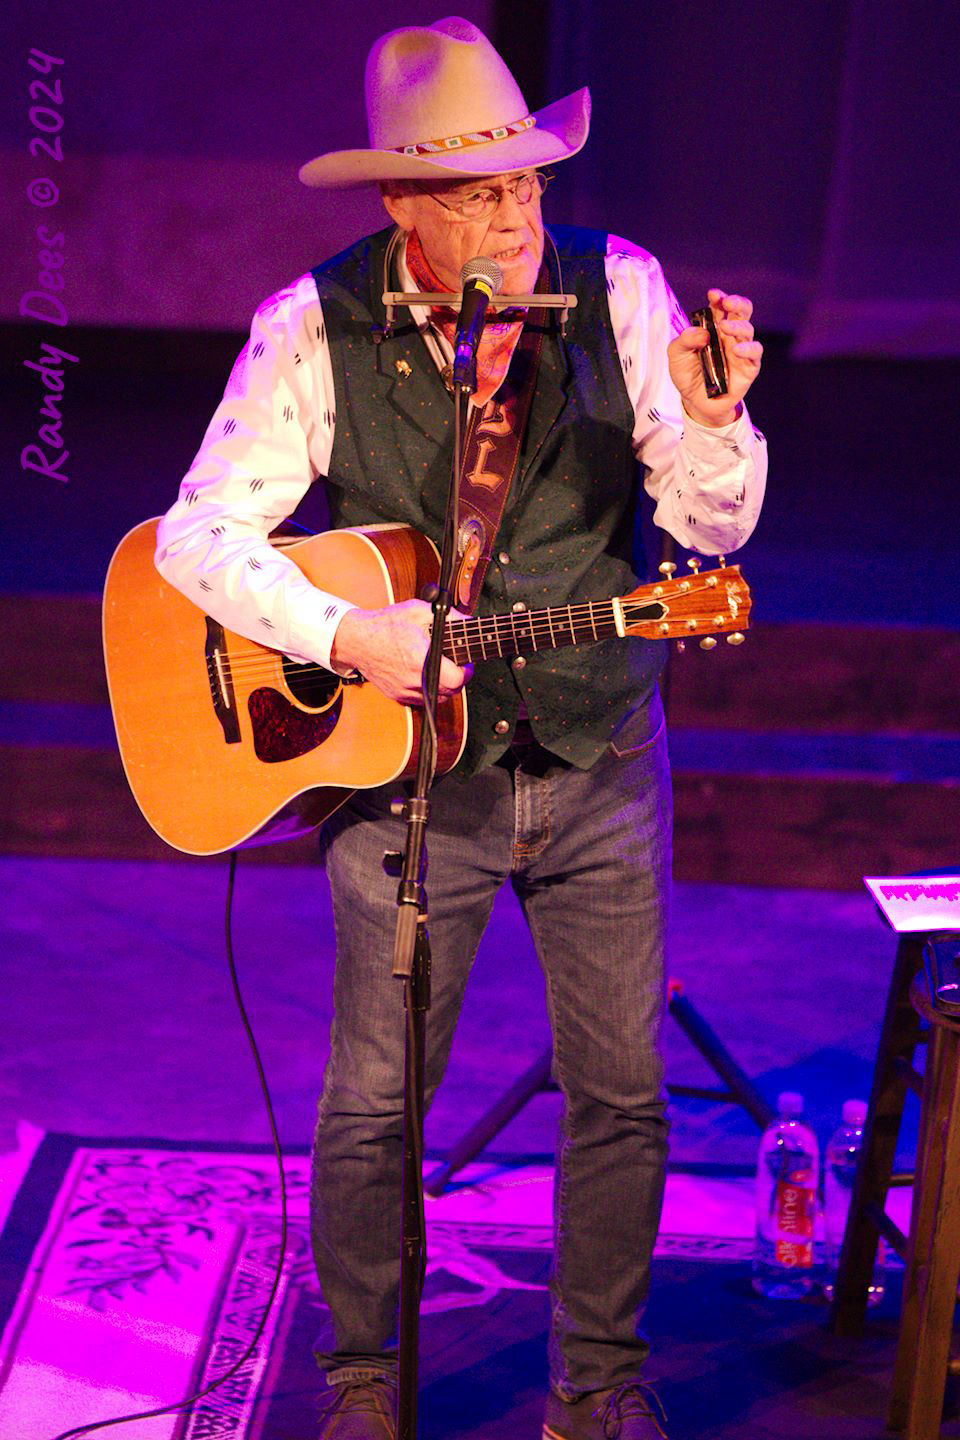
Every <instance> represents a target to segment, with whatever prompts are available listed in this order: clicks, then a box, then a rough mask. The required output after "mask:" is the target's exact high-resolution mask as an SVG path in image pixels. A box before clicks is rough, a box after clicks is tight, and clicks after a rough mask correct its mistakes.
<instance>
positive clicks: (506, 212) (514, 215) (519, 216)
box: [494, 189, 530, 230]
mask: <svg viewBox="0 0 960 1440" xmlns="http://www.w3.org/2000/svg"><path fill="white" fill-rule="evenodd" d="M528 211H529V206H527V205H521V204H520V201H519V200H518V199H517V197H516V194H515V192H514V191H513V190H506V189H504V190H501V192H500V204H499V205H498V206H497V208H496V211H495V213H494V222H495V224H496V225H497V228H498V229H500V230H519V229H521V228H523V227H525V226H527V225H528V224H529V223H530V217H529V214H528Z"/></svg>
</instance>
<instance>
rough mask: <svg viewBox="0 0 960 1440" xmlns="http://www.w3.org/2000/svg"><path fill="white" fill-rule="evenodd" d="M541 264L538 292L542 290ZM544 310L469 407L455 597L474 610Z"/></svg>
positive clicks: (536, 363)
mask: <svg viewBox="0 0 960 1440" xmlns="http://www.w3.org/2000/svg"><path fill="white" fill-rule="evenodd" d="M548 283H549V276H548V272H547V269H546V266H543V267H542V268H541V271H540V274H539V276H538V277H537V290H538V291H544V290H546V289H547V286H548ZM546 317H547V312H546V310H539V309H537V310H531V311H530V314H529V317H528V320H527V323H526V324H525V325H524V327H523V330H522V331H521V334H520V339H519V340H518V341H517V347H516V349H515V350H514V352H513V356H512V358H511V361H510V369H509V370H508V371H507V376H506V379H505V380H504V382H503V384H502V385H501V386H500V388H499V390H498V391H497V393H496V394H495V395H494V396H492V397H491V399H489V400H488V401H487V403H486V405H484V406H483V408H482V409H478V408H476V407H473V408H471V411H470V419H469V421H468V422H467V436H466V441H465V445H464V461H463V469H462V470H461V472H460V490H459V497H460V530H459V534H458V536H457V555H458V564H457V572H456V583H455V585H454V599H455V603H456V605H457V606H458V607H459V609H461V610H465V611H469V613H470V614H473V613H474V612H475V611H476V608H477V604H478V602H479V600H480V591H481V589H482V588H483V582H484V580H485V578H486V574H487V570H488V569H489V567H490V561H491V560H492V559H493V551H494V546H495V544H496V540H497V532H498V531H499V529H500V524H501V521H502V520H503V513H504V511H505V509H506V506H507V499H508V497H509V495H510V487H511V485H512V484H513V480H514V476H515V475H516V473H517V469H518V468H519V464H520V450H521V447H522V445H523V437H524V434H525V433H526V429H527V420H528V419H529V417H530V407H531V405H532V404H533V394H534V390H535V389H536V385H537V372H538V370H539V368H540V352H541V350H542V349H543V336H544V332H545V330H546Z"/></svg>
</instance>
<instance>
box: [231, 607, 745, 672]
mask: <svg viewBox="0 0 960 1440" xmlns="http://www.w3.org/2000/svg"><path fill="white" fill-rule="evenodd" d="M718 598H719V597H718ZM621 603H622V605H623V613H624V619H625V620H626V621H627V622H628V623H636V622H633V621H631V619H630V616H631V615H632V613H633V611H635V610H638V609H645V608H646V606H647V605H649V604H652V603H655V601H651V600H649V599H647V600H633V601H630V600H624V601H622V602H621ZM610 605H611V602H610V601H609V600H596V601H588V602H584V603H581V604H579V605H572V606H569V607H568V606H558V607H557V609H559V610H562V611H563V612H564V614H563V615H562V616H556V615H554V614H551V613H549V612H547V611H536V610H528V611H524V612H518V613H517V615H516V617H514V616H512V615H509V614H507V615H484V616H473V617H470V618H469V619H467V620H453V621H448V622H447V639H448V641H450V642H451V643H452V644H454V645H455V646H457V647H458V648H460V647H462V648H471V647H473V646H474V645H481V644H482V642H483V641H484V640H485V641H486V642H487V644H488V646H493V647H495V646H496V645H497V641H498V640H502V639H503V638H504V634H502V633H501V631H502V632H505V635H506V638H507V639H508V640H514V641H517V640H527V639H531V640H532V639H538V640H539V639H548V640H549V641H550V642H551V643H550V645H549V647H548V648H551V649H558V648H561V647H560V646H558V645H557V644H556V642H555V640H554V639H553V637H554V635H555V633H557V632H559V634H560V635H561V637H562V636H563V632H564V631H565V630H567V631H570V633H572V632H573V629H574V626H575V625H581V624H582V626H583V628H584V631H585V633H584V636H583V640H584V641H590V640H592V639H593V634H592V630H593V626H594V624H596V625H597V626H598V627H609V626H611V625H613V626H614V627H616V620H615V617H614V616H613V614H612V612H611V613H610V614H609V615H603V614H601V615H599V616H598V615H597V614H596V613H595V612H596V610H597V608H598V607H599V608H602V609H606V608H607V607H608V606H610ZM583 612H589V614H588V615H587V616H586V617H584V615H583ZM521 615H522V617H523V619H522V620H521ZM678 618H679V617H678ZM729 618H730V620H731V621H733V622H734V623H737V618H738V617H736V616H734V615H731V616H730V617H729ZM527 622H530V623H527ZM648 623H649V624H651V625H654V624H657V623H659V621H656V620H650V621H649V622H648ZM673 623H676V621H674V622H673ZM521 624H523V627H524V628H523V634H522V635H520V636H517V634H516V629H515V626H518V625H521ZM614 633H616V630H615V628H614ZM603 638H612V636H605V637H603ZM574 643H577V642H574ZM222 659H223V663H224V664H226V665H230V666H231V667H232V668H235V669H236V670H238V671H240V670H245V669H247V668H248V667H250V666H251V665H252V666H254V667H256V666H257V665H260V664H267V665H268V666H269V667H271V668H272V667H273V666H275V665H276V663H277V661H278V660H280V659H282V657H280V655H279V653H278V652H274V653H273V654H272V655H269V656H266V657H265V655H264V653H263V652H262V651H259V650H235V651H233V652H232V653H228V654H226V655H224V656H223V657H222ZM293 663H294V664H296V663H298V662H296V661H294V662H293ZM306 663H307V664H309V663H311V662H306ZM317 668H318V669H321V670H322V669H323V668H324V667H323V666H320V665H318V666H317ZM328 673H329V672H328Z"/></svg>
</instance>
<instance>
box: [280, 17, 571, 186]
mask: <svg viewBox="0 0 960 1440" xmlns="http://www.w3.org/2000/svg"><path fill="white" fill-rule="evenodd" d="M364 88H365V92H366V102H367V124H368V127H369V131H370V148H369V149H367V150H333V151H331V152H330V153H329V154H327V155H318V156H317V158H316V159H315V160H311V161H310V162H309V163H308V164H306V165H304V166H303V167H302V168H301V170H300V172H299V174H300V179H301V180H302V181H303V183H304V185H316V186H324V187H334V186H338V187H343V188H346V187H348V186H351V185H364V184H367V183H368V182H369V181H371V180H417V179H419V180H425V179H430V178H432V179H434V180H443V179H450V180H456V179H457V178H459V177H463V178H465V179H466V178H471V177H474V176H481V175H502V174H507V173H509V172H510V171H511V170H525V169H528V168H532V167H533V166H535V165H547V164H555V163H556V162H557V161H558V160H567V159H569V157H570V156H571V155H576V153H577V151H578V150H580V149H582V147H583V145H584V143H585V141H586V138H587V132H588V130H589V128H590V92H589V90H587V89H586V88H584V89H583V90H575V91H574V92H573V93H572V94H570V95H567V96H565V97H564V98H563V99H562V100H556V101H554V103H553V104H552V105H547V106H546V107H545V108H544V109H543V110H538V111H536V112H535V113H534V114H530V113H529V111H528V110H527V103H526V101H525V100H524V98H523V95H522V94H521V93H520V87H519V86H518V85H517V82H516V81H515V80H514V78H513V76H512V75H511V74H510V71H509V70H508V69H507V67H506V65H505V64H504V62H503V61H502V60H501V58H500V56H499V55H498V54H497V52H496V50H495V49H494V48H493V46H492V45H491V44H490V41H489V40H488V39H487V37H486V35H484V34H483V33H482V32H481V31H480V30H478V29H477V27H476V25H472V24H471V23H470V21H469V20H462V19H460V18H459V17H458V16H456V15H453V16H449V17H448V18H447V19H445V20H438V21H437V23H436V24H435V25H428V26H419V25H418V26H411V27H408V28H406V29H403V30H392V31H391V32H390V33H389V34H388V35H383V36H381V38H380V39H379V40H378V41H377V42H376V44H375V45H374V46H373V49H372V50H371V51H370V55H369V57H368V59H367V69H366V76H365V87H364Z"/></svg>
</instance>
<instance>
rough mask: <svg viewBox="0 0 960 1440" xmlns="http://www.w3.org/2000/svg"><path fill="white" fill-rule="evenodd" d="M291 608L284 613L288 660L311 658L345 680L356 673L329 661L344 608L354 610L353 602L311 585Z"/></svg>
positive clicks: (308, 659)
mask: <svg viewBox="0 0 960 1440" xmlns="http://www.w3.org/2000/svg"><path fill="white" fill-rule="evenodd" d="M293 608H294V611H295V613H294V614H290V613H289V612H288V615H287V623H288V627H289V640H290V646H291V649H290V650H288V652H287V653H288V654H289V655H290V658H291V660H296V659H299V658H302V659H304V660H305V661H313V662H315V663H317V664H320V665H322V666H323V667H324V669H325V670H332V671H333V672H334V674H336V675H341V676H343V677H344V678H345V679H346V678H348V677H349V676H353V675H356V673H357V672H356V671H355V670H342V669H340V668H338V667H336V666H334V665H333V664H332V663H331V661H330V650H331V648H332V646H333V637H334V636H335V635H336V633H337V626H338V625H339V624H340V621H341V620H342V619H343V617H344V615H346V613H347V611H348V610H356V608H357V607H356V605H352V604H351V603H350V601H349V600H341V599H340V598H339V596H337V595H328V594H327V593H326V591H324V590H317V589H314V588H313V587H311V589H310V590H308V591H305V592H304V593H302V594H300V595H297V597H296V602H295V606H294V607H293ZM293 650H296V651H297V654H293V653H292V651H293Z"/></svg>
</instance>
